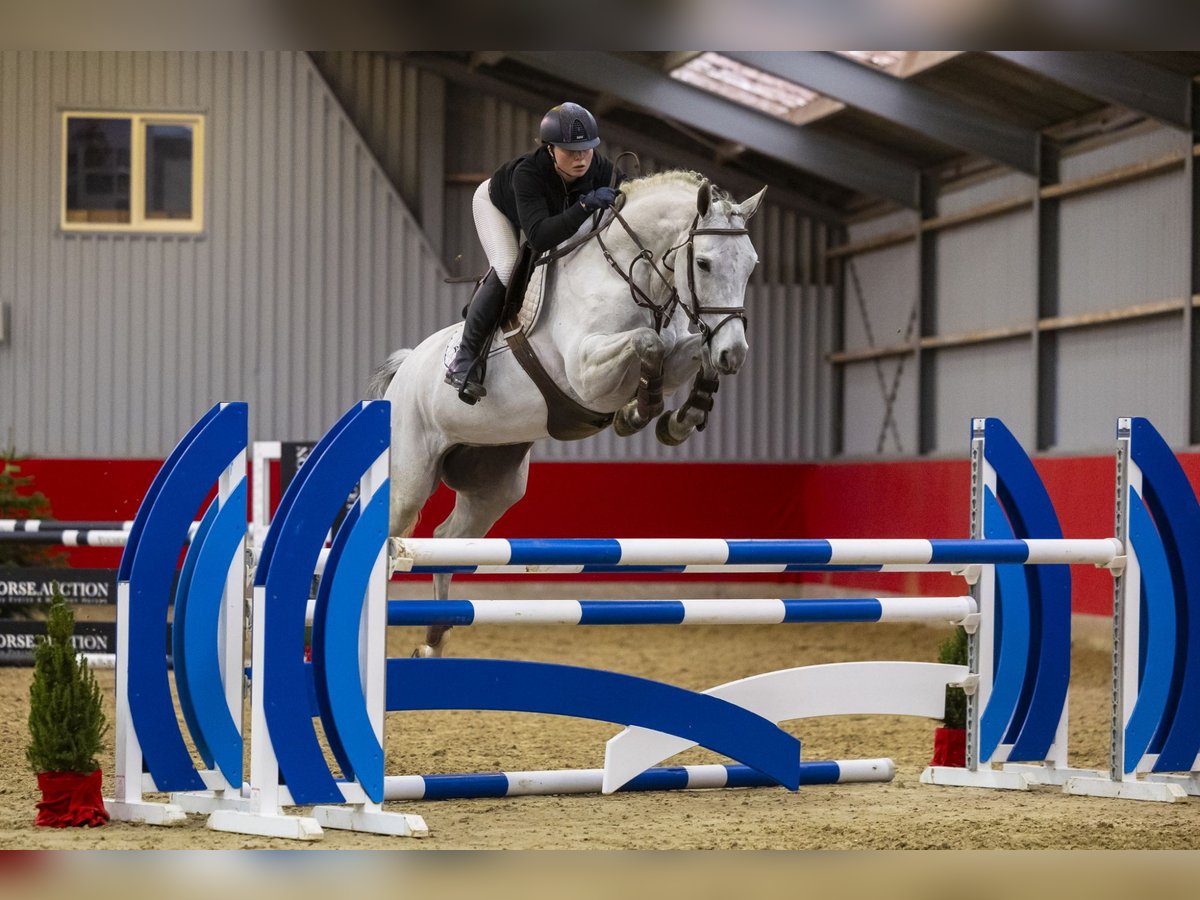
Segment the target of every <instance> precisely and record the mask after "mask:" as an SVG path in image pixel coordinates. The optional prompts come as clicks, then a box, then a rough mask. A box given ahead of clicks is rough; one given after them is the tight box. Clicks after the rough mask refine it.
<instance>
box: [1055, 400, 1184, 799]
mask: <svg viewBox="0 0 1200 900" xmlns="http://www.w3.org/2000/svg"><path fill="white" fill-rule="evenodd" d="M1132 425H1133V423H1132V421H1131V420H1130V419H1128V418H1121V419H1117V491H1116V518H1115V528H1114V530H1115V532H1116V536H1117V540H1119V541H1120V542H1121V545H1122V546H1123V547H1124V550H1125V565H1124V567H1123V568H1120V569H1113V570H1112V571H1113V674H1112V716H1111V719H1110V721H1111V736H1110V745H1109V747H1110V749H1109V761H1108V766H1109V771H1108V773H1107V777H1105V775H1104V774H1102V773H1099V772H1096V773H1092V774H1090V775H1081V776H1079V777H1075V778H1070V779H1068V780H1067V782H1066V784H1065V786H1064V790H1065V791H1066V792H1067V793H1068V794H1082V795H1086V796H1093V797H1120V798H1124V799H1130V800H1152V801H1158V802H1163V803H1175V802H1177V801H1180V800H1184V799H1186V798H1187V791H1186V790H1185V788H1184V786H1183V785H1182V784H1180V783H1172V782H1171V781H1168V780H1164V781H1161V782H1160V781H1143V780H1140V779H1139V778H1138V777H1137V773H1138V772H1139V771H1147V770H1148V769H1149V765H1150V761H1149V760H1144V761H1143V762H1141V763H1139V765H1138V766H1137V767H1135V769H1134V771H1133V772H1130V773H1128V774H1126V773H1125V726H1126V725H1127V724H1128V723H1129V717H1130V715H1131V714H1132V713H1133V707H1134V704H1135V703H1136V702H1137V694H1138V673H1139V671H1140V669H1141V665H1140V662H1141V660H1140V656H1141V640H1140V634H1141V628H1142V622H1141V617H1142V603H1141V597H1142V568H1141V564H1140V562H1139V561H1138V558H1137V553H1136V551H1135V550H1134V548H1133V543H1132V542H1131V541H1130V539H1129V512H1130V498H1131V495H1132V493H1133V492H1134V491H1136V492H1137V493H1138V495H1139V496H1141V495H1142V470H1141V468H1140V467H1139V466H1138V465H1137V464H1136V463H1135V462H1134V461H1133V455H1132V451H1133V435H1132Z"/></svg>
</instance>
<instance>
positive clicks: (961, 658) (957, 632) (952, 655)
mask: <svg viewBox="0 0 1200 900" xmlns="http://www.w3.org/2000/svg"><path fill="white" fill-rule="evenodd" d="M938 662H940V663H949V664H951V665H956V666H965V665H966V664H967V630H966V629H965V628H963V627H962V626H961V625H959V626H957V627H955V629H954V634H952V635H950V637H948V638H946V640H944V641H942V645H941V647H940V648H938ZM944 721H945V723H946V727H947V728H966V727H967V695H966V693H964V692H963V689H962V688H960V687H950V686H947V688H946V717H945V719H944Z"/></svg>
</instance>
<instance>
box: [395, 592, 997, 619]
mask: <svg viewBox="0 0 1200 900" xmlns="http://www.w3.org/2000/svg"><path fill="white" fill-rule="evenodd" d="M977 609H978V608H977V607H976V605H975V601H974V599H972V598H971V597H867V598H833V599H820V598H811V599H810V598H802V599H795V600H790V599H782V600H730V599H712V600H393V601H391V602H389V603H388V624H389V625H784V624H800V623H813V622H961V621H963V620H964V619H966V618H967V616H969V615H971V614H973V613H975V612H976V611H977Z"/></svg>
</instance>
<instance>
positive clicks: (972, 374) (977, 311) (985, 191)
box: [925, 174, 1037, 454]
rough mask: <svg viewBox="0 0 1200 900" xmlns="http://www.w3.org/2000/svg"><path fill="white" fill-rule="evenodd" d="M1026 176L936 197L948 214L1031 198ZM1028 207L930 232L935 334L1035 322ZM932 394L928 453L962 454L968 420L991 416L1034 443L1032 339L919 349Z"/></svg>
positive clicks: (1032, 236)
mask: <svg viewBox="0 0 1200 900" xmlns="http://www.w3.org/2000/svg"><path fill="white" fill-rule="evenodd" d="M1036 189H1037V184H1036V181H1035V180H1034V179H1032V178H1029V177H1026V176H1023V175H1019V174H1008V175H1004V176H1001V177H999V178H989V179H988V180H986V181H983V182H980V183H977V184H973V185H971V186H969V187H966V188H963V189H961V190H956V191H950V192H947V193H945V194H943V195H942V196H941V197H939V198H938V201H937V212H938V215H941V216H948V215H954V214H956V213H962V212H965V211H967V210H972V209H977V208H979V207H981V206H984V205H985V204H988V203H993V202H996V201H1000V200H1007V199H1011V198H1013V197H1027V198H1030V199H1032V197H1033V195H1034V192H1035V190H1036ZM1035 231H1036V223H1035V221H1034V212H1033V209H1032V207H1029V208H1025V209H1021V210H1016V211H1013V212H1009V213H1005V214H1004V215H1001V216H999V217H997V218H992V219H981V220H978V221H975V222H970V223H968V224H965V225H961V226H958V227H955V228H950V229H947V230H945V231H940V232H937V233H936V234H935V235H934V237H933V240H934V241H935V242H936V251H935V252H936V255H937V277H936V286H935V290H936V296H937V327H936V333H937V334H939V335H954V334H964V333H969V332H973V331H980V330H984V329H993V328H1005V327H1013V326H1024V327H1029V325H1030V324H1031V323H1032V322H1033V321H1034V319H1035V318H1036V316H1037V280H1036V278H1037V272H1036V269H1037V265H1036V262H1035V256H1034V249H1035V239H1036V233H1035ZM925 352H926V353H927V354H928V355H929V357H931V371H932V378H933V389H934V391H935V392H936V393H935V396H936V405H935V409H936V411H935V416H936V429H935V433H934V441H935V443H934V450H935V451H937V452H943V453H950V454H957V453H962V451H963V448H964V447H965V446H966V443H965V441H966V437H965V436H966V435H967V434H969V429H970V419H971V417H973V416H998V417H1000V418H1001V419H1003V420H1004V422H1005V424H1006V425H1008V427H1009V428H1010V429H1011V430H1012V432H1013V434H1014V435H1015V436H1016V438H1017V440H1019V441H1021V442H1022V443H1023V444H1024V445H1025V446H1031V445H1032V444H1033V441H1034V393H1033V391H1034V387H1033V374H1034V371H1035V362H1034V358H1033V341H1032V339H1031V338H1029V337H1020V338H1013V339H1010V340H1004V341H996V342H992V343H986V344H977V345H974V346H970V347H954V348H944V349H937V350H927V351H925Z"/></svg>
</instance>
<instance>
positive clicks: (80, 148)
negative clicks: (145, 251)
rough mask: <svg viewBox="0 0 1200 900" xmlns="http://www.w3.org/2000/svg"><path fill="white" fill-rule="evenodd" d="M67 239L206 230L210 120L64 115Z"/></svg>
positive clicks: (189, 116) (113, 114)
mask: <svg viewBox="0 0 1200 900" xmlns="http://www.w3.org/2000/svg"><path fill="white" fill-rule="evenodd" d="M62 156H63V168H62V176H63V177H62V207H61V210H60V224H61V225H62V228H63V230H64V231H107V232H113V231H116V232H165V233H184V234H195V233H199V232H201V231H203V230H204V117H203V116H202V115H197V114H177V113H119V112H64V113H63V114H62Z"/></svg>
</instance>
